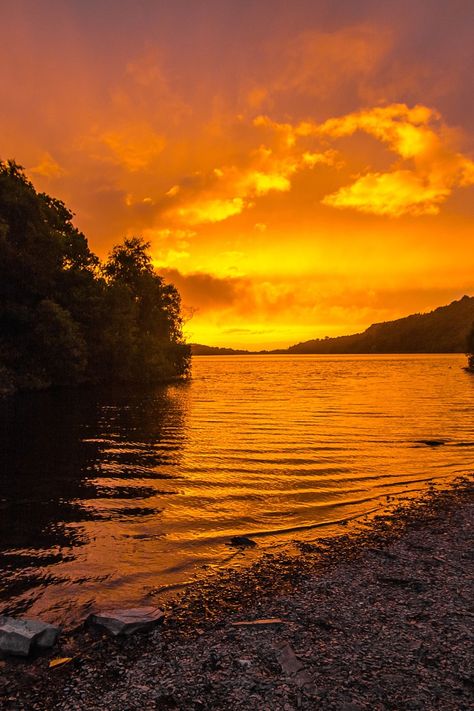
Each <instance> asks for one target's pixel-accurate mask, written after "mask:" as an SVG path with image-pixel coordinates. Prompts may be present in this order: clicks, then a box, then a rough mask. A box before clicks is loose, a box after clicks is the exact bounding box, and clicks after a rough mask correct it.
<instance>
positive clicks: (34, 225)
mask: <svg viewBox="0 0 474 711" xmlns="http://www.w3.org/2000/svg"><path fill="white" fill-rule="evenodd" d="M72 217H73V215H72V213H71V212H70V211H69V210H68V209H67V208H66V206H65V205H64V204H63V203H62V202H61V201H60V200H56V199H54V198H52V197H50V196H49V195H46V194H44V193H37V192H36V190H35V189H34V187H33V185H32V184H31V183H30V182H29V180H28V179H27V178H26V176H25V174H24V173H23V171H22V169H21V167H20V166H18V165H17V164H16V163H14V162H13V161H8V162H6V163H4V162H0V392H10V391H15V390H17V389H20V390H21V389H30V388H44V387H49V386H51V385H76V384H78V383H84V382H92V383H99V382H107V381H124V382H125V381H129V382H137V381H141V382H150V383H152V382H157V381H161V380H166V379H170V378H174V377H182V376H185V375H186V374H187V372H188V369H189V361H190V349H189V347H188V346H187V345H186V344H185V343H184V340H183V335H182V330H181V326H182V319H181V312H180V297H179V294H178V292H177V291H176V289H175V288H174V287H173V286H171V285H169V284H165V283H164V281H163V279H162V278H161V277H160V276H158V274H156V273H155V271H154V269H153V267H152V264H151V260H150V257H149V255H148V251H147V250H148V248H149V244H147V243H145V242H143V241H142V240H141V239H139V238H137V237H134V238H132V239H128V240H125V241H124V242H123V244H121V245H119V246H117V247H115V248H114V249H113V250H112V253H111V254H110V256H109V258H108V260H107V262H106V263H105V264H101V262H100V261H99V259H98V258H97V257H96V256H95V255H94V254H93V253H92V252H91V251H90V249H89V246H88V244H87V240H86V238H85V236H84V235H83V234H82V233H81V232H79V230H77V228H76V227H74V225H73V223H72Z"/></svg>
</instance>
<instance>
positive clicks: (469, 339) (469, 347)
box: [466, 323, 474, 373]
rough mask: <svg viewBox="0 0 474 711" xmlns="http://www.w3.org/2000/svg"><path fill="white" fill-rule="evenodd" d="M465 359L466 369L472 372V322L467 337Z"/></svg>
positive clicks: (473, 363)
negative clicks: (466, 362)
mask: <svg viewBox="0 0 474 711" xmlns="http://www.w3.org/2000/svg"><path fill="white" fill-rule="evenodd" d="M466 350H467V360H468V366H467V367H468V369H469V370H471V371H472V372H473V373H474V323H473V324H472V328H471V330H470V331H469V334H468V337H467V349H466Z"/></svg>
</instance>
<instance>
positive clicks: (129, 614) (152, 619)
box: [87, 607, 165, 636]
mask: <svg viewBox="0 0 474 711" xmlns="http://www.w3.org/2000/svg"><path fill="white" fill-rule="evenodd" d="M164 614H165V613H164V612H163V611H162V610H160V609H159V608H158V607H131V608H128V609H125V610H103V611H102V612H96V613H95V614H92V615H89V617H88V619H87V622H88V623H89V624H92V625H96V626H98V627H103V628H104V629H106V630H107V631H108V632H110V633H111V634H113V635H114V636H116V635H119V634H125V635H129V634H133V632H137V630H148V629H150V628H151V627H154V626H155V625H156V624H158V622H161V620H162V619H163V617H164Z"/></svg>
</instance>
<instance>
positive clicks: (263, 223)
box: [0, 0, 474, 349]
mask: <svg viewBox="0 0 474 711" xmlns="http://www.w3.org/2000/svg"><path fill="white" fill-rule="evenodd" d="M0 26H1V27H2V42H1V44H0V96H1V111H0V158H1V159H3V160H6V159H15V160H16V161H17V162H18V163H20V164H21V165H22V166H24V168H25V170H26V173H27V175H28V176H29V177H30V179H31V180H32V182H33V183H34V185H35V187H36V188H37V189H38V190H41V191H45V192H48V193H50V194H51V195H54V196H55V197H59V198H60V199H62V200H63V201H64V202H65V203H66V205H67V206H68V207H69V208H70V209H71V210H72V211H73V212H74V213H75V218H74V221H75V224H76V225H77V226H78V227H79V228H80V229H81V230H82V231H83V232H84V233H85V234H86V236H87V238H88V240H89V244H90V247H91V249H92V250H93V251H94V252H96V253H97V254H98V255H99V256H101V257H103V258H104V257H106V256H107V254H108V252H109V251H110V249H111V248H112V246H113V245H114V244H117V243H118V242H120V241H122V240H123V239H124V238H125V237H127V236H135V235H139V236H142V237H143V238H144V239H145V240H147V241H148V242H150V245H151V253H152V256H153V262H154V264H155V266H156V268H157V270H158V271H159V273H160V274H162V275H163V277H164V278H165V279H166V280H167V281H170V282H172V283H173V284H175V285H176V286H177V288H178V289H179V291H180V293H181V295H182V302H183V308H184V314H185V320H186V323H185V333H186V336H187V338H188V339H189V340H190V341H193V342H198V343H205V344H208V345H218V346H232V347H239V348H240V347H243V348H252V349H259V348H274V347H283V346H287V345H291V344H293V343H297V342H299V341H304V340H307V339H310V338H318V337H324V336H333V335H339V334H346V333H354V332H358V331H360V330H363V329H364V328H366V327H367V326H368V325H370V324H371V323H373V322H377V321H386V320H391V319H394V318H398V317H400V316H404V315H407V314H410V313H414V312H422V311H428V310H431V309H433V308H435V307H437V306H440V305H443V304H446V303H449V302H450V301H452V300H453V299H457V298H460V297H461V296H463V295H464V294H466V293H467V294H470V295H473V294H474V248H473V244H474V239H473V232H474V231H473V227H474V72H473V71H472V67H473V66H474V56H473V55H474V42H473V41H472V38H473V36H474V2H472V0H450V2H449V3H448V2H445V0H417V2H416V3H413V0H410V2H406V1H405V0H385V1H384V2H380V0H357V2H356V1H355V0H338V1H337V2H334V0H292V1H291V2H290V1H289V0H173V2H168V0H42V1H41V2H37V0H15V2H14V3H11V2H10V3H6V2H3V1H2V0H0Z"/></svg>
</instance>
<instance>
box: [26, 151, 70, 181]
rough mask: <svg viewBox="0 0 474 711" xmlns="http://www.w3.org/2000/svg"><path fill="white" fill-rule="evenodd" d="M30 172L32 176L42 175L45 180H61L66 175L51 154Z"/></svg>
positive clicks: (44, 157) (44, 156)
mask: <svg viewBox="0 0 474 711" xmlns="http://www.w3.org/2000/svg"><path fill="white" fill-rule="evenodd" d="M29 172H30V173H32V175H41V176H42V177H43V178H60V177H61V176H63V175H65V173H66V171H65V170H64V169H63V168H61V166H60V165H59V163H58V162H57V161H56V160H54V158H53V156H52V155H51V154H50V153H45V154H44V155H43V157H42V159H41V161H40V162H39V163H38V165H35V166H34V167H33V168H30V169H29Z"/></svg>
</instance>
